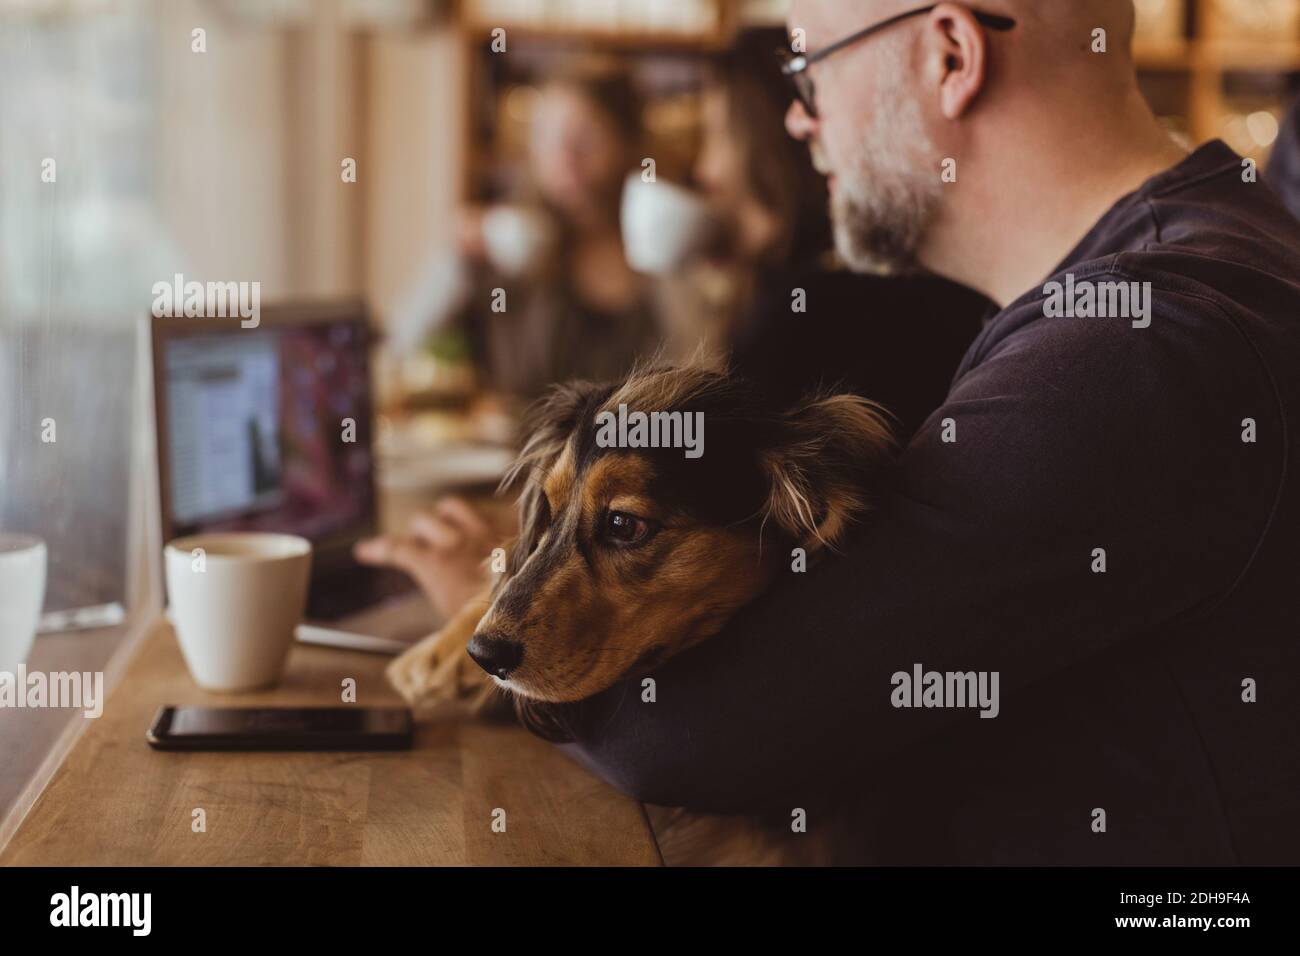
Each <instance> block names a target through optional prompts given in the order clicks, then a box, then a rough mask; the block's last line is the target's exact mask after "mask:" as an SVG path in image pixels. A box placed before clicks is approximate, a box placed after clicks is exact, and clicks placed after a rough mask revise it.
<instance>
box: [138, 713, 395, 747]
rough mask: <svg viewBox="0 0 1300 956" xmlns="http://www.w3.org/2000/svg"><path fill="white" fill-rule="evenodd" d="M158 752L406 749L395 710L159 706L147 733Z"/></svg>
mask: <svg viewBox="0 0 1300 956" xmlns="http://www.w3.org/2000/svg"><path fill="white" fill-rule="evenodd" d="M149 742H150V743H151V744H153V745H154V746H155V747H159V748H161V749H190V750H194V749H213V750H235V749H282V750H316V749H320V750H392V749H399V748H405V747H409V746H410V742H411V713H410V711H408V710H405V709H400V708H360V707H307V708H268V707H254V708H236V707H164V708H163V709H162V710H161V711H159V713H158V717H157V718H156V719H155V721H154V725H153V728H152V729H151V730H150V732H149Z"/></svg>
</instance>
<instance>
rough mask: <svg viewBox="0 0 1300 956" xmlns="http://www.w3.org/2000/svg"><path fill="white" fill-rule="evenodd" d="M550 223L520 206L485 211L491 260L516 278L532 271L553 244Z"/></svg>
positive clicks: (507, 274)
mask: <svg viewBox="0 0 1300 956" xmlns="http://www.w3.org/2000/svg"><path fill="white" fill-rule="evenodd" d="M554 241H555V235H554V230H553V229H552V227H551V225H550V223H549V222H548V221H547V219H546V217H545V216H544V215H542V214H541V213H539V212H537V211H535V210H531V209H526V208H523V207H521V206H493V207H492V208H491V209H489V210H488V211H487V212H485V213H484V214H483V245H484V248H485V250H486V252H487V257H488V261H489V262H491V263H492V265H493V266H494V267H495V268H496V269H498V270H499V271H500V272H501V273H502V274H504V275H506V276H509V277H511V278H515V277H518V276H521V275H524V274H525V273H527V272H529V271H531V270H533V269H534V268H536V267H537V264H538V263H539V262H540V261H541V260H542V259H543V257H544V256H545V255H546V254H547V252H548V251H549V249H550V248H551V246H552V245H553V244H554Z"/></svg>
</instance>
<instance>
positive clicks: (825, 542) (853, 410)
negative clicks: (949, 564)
mask: <svg viewBox="0 0 1300 956" xmlns="http://www.w3.org/2000/svg"><path fill="white" fill-rule="evenodd" d="M887 415H888V413H887V412H885V411H884V409H882V408H881V407H880V406H879V405H875V404H873V403H872V402H869V401H867V400H866V399H864V398H859V397H857V396H856V395H834V396H831V397H829V398H825V397H815V398H812V399H808V400H805V401H804V402H801V403H800V404H799V405H797V406H795V407H794V408H792V409H791V410H790V411H789V412H787V413H786V414H785V416H784V418H783V420H782V422H781V424H780V426H779V427H778V428H777V430H776V431H777V434H778V436H779V437H778V439H777V442H776V444H775V446H774V447H772V448H770V449H768V450H767V451H766V452H765V453H764V455H763V467H764V469H765V471H766V474H767V479H768V482H769V485H770V492H769V497H768V505H767V517H768V518H769V519H770V520H772V521H774V522H775V523H776V524H777V526H778V527H779V528H780V529H781V530H782V531H783V532H785V533H786V534H787V535H788V536H789V537H790V538H791V539H792V540H793V541H795V542H796V543H797V544H798V545H799V546H800V547H802V548H804V549H806V550H807V551H809V552H814V551H819V550H821V549H822V548H832V549H833V548H834V547H835V546H836V545H838V544H839V543H840V541H841V540H842V539H843V537H844V535H845V533H846V532H847V531H848V528H849V525H850V524H852V522H853V521H854V520H855V519H857V518H858V517H860V516H861V515H862V514H864V513H865V512H866V511H867V510H868V509H869V508H870V507H871V489H872V487H873V485H874V483H875V479H876V478H877V477H878V476H879V474H880V472H881V471H882V470H883V469H884V467H885V466H886V465H887V464H888V463H889V462H890V460H891V459H892V457H893V452H894V449H895V447H896V446H895V442H894V439H893V435H892V433H891V430H890V426H889V422H888V418H887Z"/></svg>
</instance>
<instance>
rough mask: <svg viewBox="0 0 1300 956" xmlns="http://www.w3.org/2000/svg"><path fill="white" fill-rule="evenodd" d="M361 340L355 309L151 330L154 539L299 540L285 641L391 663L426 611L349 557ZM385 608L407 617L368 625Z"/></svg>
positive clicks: (359, 489) (167, 321)
mask: <svg viewBox="0 0 1300 956" xmlns="http://www.w3.org/2000/svg"><path fill="white" fill-rule="evenodd" d="M370 342H371V335H370V325H369V319H368V316H367V313H366V308H365V306H364V304H363V303H362V302H360V301H340V302H328V303H314V304H300V305H286V306H279V307H268V308H264V309H263V310H262V315H261V322H260V324H259V325H258V326H257V327H256V328H251V329H245V328H242V327H241V326H240V323H239V321H238V320H237V319H214V318H197V319H186V318H170V317H162V318H154V319H153V326H152V343H153V374H154V409H155V424H156V427H157V436H158V440H157V449H158V479H159V489H160V492H161V515H162V540H163V542H164V543H165V542H167V541H170V540H172V539H174V538H177V537H180V536H182V535H190V534H198V533H204V532H213V531H275V532H284V533H289V534H296V535H301V536H302V537H304V538H307V539H308V540H309V541H311V543H312V547H313V556H312V575H311V586H310V591H309V595H308V599H307V612H306V619H305V622H304V624H303V625H302V626H300V627H299V629H298V634H297V636H298V639H299V640H302V641H306V642H309V643H319V644H329V645H334V646H342V647H351V648H356V649H359V650H371V651H379V652H385V653H400V652H401V651H403V650H405V649H406V648H408V647H409V646H410V645H411V643H412V642H413V641H414V640H417V639H418V638H419V637H422V636H424V635H426V634H428V633H429V632H430V630H431V629H432V627H431V624H432V623H433V622H432V619H431V615H432V611H431V610H430V609H429V607H428V605H427V602H424V601H423V600H421V599H419V596H418V592H417V591H416V590H415V585H414V582H412V581H411V579H410V578H409V577H408V576H407V575H405V574H402V573H401V572H398V571H395V570H390V569H386V568H373V567H369V566H366V565H362V564H359V563H357V561H356V559H355V558H353V556H352V546H353V544H354V543H355V542H357V541H358V540H359V539H361V538H364V537H367V536H369V535H373V534H375V533H376V530H377V528H378V519H377V508H376V493H375V457H374V450H373V448H372V437H373V424H374V423H373V416H372V410H371V394H372V393H371V382H370ZM398 601H407V602H410V603H412V604H414V605H416V606H415V607H414V609H413V610H414V613H407V614H405V615H403V614H394V613H388V614H377V613H371V612H374V611H376V610H377V609H379V608H381V607H383V606H385V605H389V604H392V603H394V602H398ZM381 621H385V622H387V623H380V622H381Z"/></svg>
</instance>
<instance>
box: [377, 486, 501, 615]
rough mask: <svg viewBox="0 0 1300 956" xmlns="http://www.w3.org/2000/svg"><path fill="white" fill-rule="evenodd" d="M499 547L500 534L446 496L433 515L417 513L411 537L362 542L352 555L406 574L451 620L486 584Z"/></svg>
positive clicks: (434, 509)
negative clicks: (487, 565)
mask: <svg viewBox="0 0 1300 956" xmlns="http://www.w3.org/2000/svg"><path fill="white" fill-rule="evenodd" d="M500 543H501V542H500V540H499V537H498V535H497V533H496V532H495V531H494V530H493V529H492V528H491V526H489V525H488V523H487V522H486V521H485V520H484V519H483V518H482V516H481V515H479V513H478V512H477V511H475V510H474V508H473V507H471V506H470V505H469V504H468V503H467V502H465V501H464V500H462V499H460V498H444V499H442V500H441V501H439V502H438V503H437V504H435V505H434V506H433V509H432V510H431V511H423V512H420V513H419V514H418V515H416V516H415V517H414V518H413V519H412V520H411V526H410V528H409V530H408V533H407V534H405V535H383V536H380V537H377V538H369V539H367V540H365V541H359V542H357V545H356V547H355V548H354V549H353V553H354V554H355V556H356V559H357V560H358V561H360V562H361V563H362V564H372V565H385V566H388V567H394V568H398V569H400V570H402V571H405V572H406V573H407V574H409V575H410V576H411V577H413V578H415V580H416V581H417V582H418V583H419V585H420V587H421V588H422V589H423V590H424V593H425V594H426V595H428V598H429V600H430V602H432V604H433V606H434V607H435V608H436V609H437V610H438V611H439V612H440V613H442V614H444V615H447V616H450V615H452V614H454V613H456V611H458V610H459V609H460V608H461V607H462V606H463V605H464V604H465V602H466V601H469V600H470V599H471V598H474V597H476V596H477V595H478V594H479V593H480V592H481V591H482V590H483V588H484V587H485V586H486V584H487V581H488V575H487V572H486V569H485V568H484V567H483V564H484V561H485V560H486V559H487V557H488V555H490V554H491V553H492V549H493V548H494V547H496V546H498V545H499V544H500ZM484 610H486V608H484Z"/></svg>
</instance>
